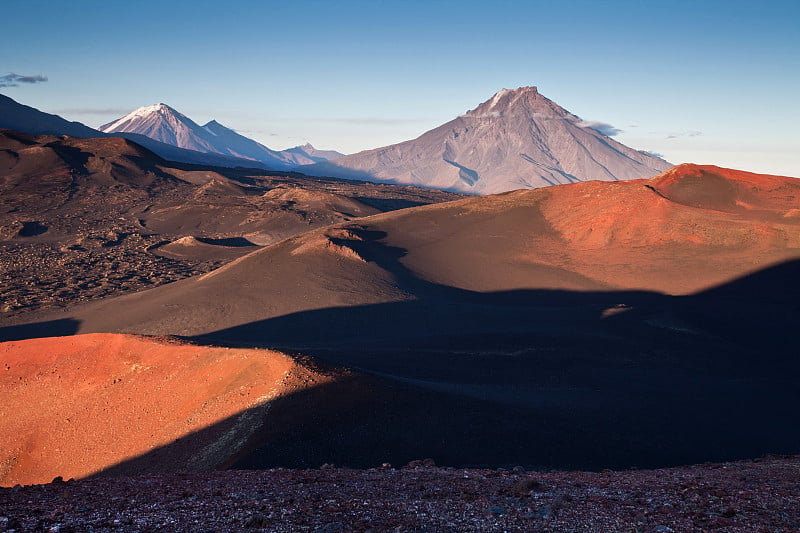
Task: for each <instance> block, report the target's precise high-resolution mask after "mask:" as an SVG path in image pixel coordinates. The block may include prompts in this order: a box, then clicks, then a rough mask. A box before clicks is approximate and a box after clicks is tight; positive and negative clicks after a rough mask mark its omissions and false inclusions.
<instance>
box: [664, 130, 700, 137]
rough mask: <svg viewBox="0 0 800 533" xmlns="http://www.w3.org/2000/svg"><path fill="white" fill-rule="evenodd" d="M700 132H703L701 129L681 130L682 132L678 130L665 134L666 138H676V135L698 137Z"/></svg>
mask: <svg viewBox="0 0 800 533" xmlns="http://www.w3.org/2000/svg"><path fill="white" fill-rule="evenodd" d="M702 134H703V132H702V131H697V130H687V131H682V132H679V133H670V134H669V135H667V137H666V138H667V139H677V138H678V137H699V136H701V135H702Z"/></svg>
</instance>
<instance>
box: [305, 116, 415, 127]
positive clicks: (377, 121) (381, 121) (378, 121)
mask: <svg viewBox="0 0 800 533" xmlns="http://www.w3.org/2000/svg"><path fill="white" fill-rule="evenodd" d="M320 122H335V123H338V124H356V125H359V126H363V125H367V126H393V125H396V124H415V123H419V122H425V121H424V120H421V119H418V118H379V117H361V118H329V119H323V120H321V121H320Z"/></svg>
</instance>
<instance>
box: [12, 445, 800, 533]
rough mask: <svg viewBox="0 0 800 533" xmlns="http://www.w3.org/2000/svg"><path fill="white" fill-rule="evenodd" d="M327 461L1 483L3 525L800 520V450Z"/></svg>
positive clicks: (677, 527) (582, 525) (448, 526)
mask: <svg viewBox="0 0 800 533" xmlns="http://www.w3.org/2000/svg"><path fill="white" fill-rule="evenodd" d="M429 464H430V462H422V461H417V462H414V463H411V464H410V465H409V466H407V467H405V468H402V469H393V468H391V467H390V466H388V465H385V466H384V467H383V468H375V469H370V470H350V469H340V468H333V467H327V466H325V467H323V468H322V469H319V470H286V469H273V470H265V471H221V472H214V473H207V474H171V475H149V476H139V477H127V478H123V477H120V478H113V477H105V478H103V477H101V478H95V479H87V480H82V481H67V482H63V481H61V480H60V479H56V480H55V481H54V482H53V483H50V484H47V485H33V486H25V487H21V486H16V487H13V488H4V489H0V531H59V532H66V531H112V530H113V531H141V532H145V531H193V532H196V531H209V532H210V531H316V532H339V531H594V532H598V531H640V532H645V531H648V532H649V531H652V532H659V533H667V532H670V531H675V532H685V531H725V532H731V533H732V532H754V531H764V532H767V531H769V532H789V531H793V532H794V531H798V530H800V456H770V457H767V458H763V459H756V460H753V461H743V462H736V463H723V464H704V465H698V466H688V467H680V468H672V469H663V470H628V471H621V472H612V471H604V472H599V473H590V472H524V471H522V469H521V468H516V469H514V470H512V471H508V470H478V469H453V468H437V467H434V466H427V465H429Z"/></svg>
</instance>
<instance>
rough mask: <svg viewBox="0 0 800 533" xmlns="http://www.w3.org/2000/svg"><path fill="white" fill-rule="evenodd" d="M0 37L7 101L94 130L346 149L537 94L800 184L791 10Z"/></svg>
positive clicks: (72, 20)
mask: <svg viewBox="0 0 800 533" xmlns="http://www.w3.org/2000/svg"><path fill="white" fill-rule="evenodd" d="M0 36H2V40H1V41H0V43H2V44H0V85H6V87H2V88H0V92H2V93H3V94H6V95H8V96H10V97H12V98H14V99H15V100H17V101H19V102H21V103H24V104H27V105H31V106H34V107H36V108H38V109H41V110H43V111H47V112H50V113H57V114H60V115H62V116H64V117H65V118H68V119H70V120H78V121H81V122H84V123H86V124H88V125H90V126H94V127H96V126H98V125H100V124H102V123H105V122H108V121H111V120H112V119H115V118H118V117H119V116H121V115H124V114H125V113H127V112H129V111H131V110H132V109H134V108H136V107H140V106H143V105H149V104H153V103H157V102H164V103H166V104H169V105H171V106H172V107H174V108H176V109H177V110H178V111H180V112H182V113H184V114H186V115H188V116H189V117H191V118H192V119H194V120H195V121H197V122H200V123H204V122H206V121H208V120H210V119H212V118H215V119H217V120H218V121H219V122H221V123H222V124H224V125H226V126H228V127H231V128H234V129H236V130H238V131H240V132H241V133H243V134H245V135H247V136H250V137H252V138H255V139H257V140H259V141H261V142H262V143H264V144H266V145H267V146H269V147H271V148H278V149H282V148H287V147H289V146H293V145H297V144H301V143H304V142H306V141H310V142H311V143H312V144H314V145H315V146H317V147H319V148H332V149H337V150H340V151H343V152H347V153H351V152H355V151H359V150H363V149H368V148H375V147H378V146H383V145H386V144H391V143H395V142H399V141H403V140H407V139H411V138H414V137H417V136H418V135H420V134H421V133H422V132H424V131H427V130H429V129H431V128H433V127H436V126H438V125H440V124H442V123H444V122H446V121H448V120H450V119H452V118H454V117H456V116H457V115H459V114H461V113H463V112H464V111H466V110H467V109H471V108H474V107H475V106H476V105H477V104H479V103H480V102H482V101H484V100H486V99H488V98H489V97H491V95H492V94H493V93H494V92H496V91H497V90H499V89H501V88H503V87H506V88H515V87H519V86H524V85H536V86H538V87H539V91H540V92H541V93H542V94H544V95H545V96H547V97H549V98H551V99H552V100H554V101H555V102H557V103H558V104H560V105H561V106H562V107H564V108H566V109H567V110H569V111H571V112H573V113H575V114H576V115H579V116H581V117H582V118H584V119H585V120H591V121H601V122H606V123H610V124H612V125H613V126H615V127H616V128H618V129H620V130H622V133H620V134H618V135H617V136H616V139H617V140H619V141H621V142H623V143H625V144H628V145H629V146H631V147H633V148H637V149H642V150H651V151H654V152H658V153H660V154H663V156H664V157H665V158H666V159H667V160H669V161H671V162H673V163H679V162H685V161H691V162H697V163H706V164H718V165H722V166H728V167H733V168H739V169H743V170H751V171H755V172H766V173H777V174H786V175H793V176H798V177H800V134H798V124H800V104H798V96H799V95H800V2H798V1H797V0H793V1H770V0H761V1H758V2H753V1H752V0H748V1H746V2H745V1H739V0H726V1H716V0H705V1H704V0H692V1H681V0H671V1H656V0H649V1H646V0H636V1H633V0H631V1H625V0H618V1H603V0H590V1H569V0H564V1H553V0H550V1H547V2H540V1H536V0H528V1H523V0H489V1H471V0H460V1H450V0H447V1H445V0H427V1H416V0H409V1H385V2H381V1H378V0H373V1H361V0H337V1H333V0H325V1H302V0H298V1H286V0H283V1H270V0H265V1H255V0H253V1H241V0H226V1H221V0H214V1H211V0H193V1H191V2H189V1H186V2H181V1H174V0H161V1H158V2H156V1H151V0H136V1H122V0H119V1H117V0H76V1H72V2H58V1H55V0H47V1H45V0H1V1H0ZM10 73H15V74H17V75H20V76H37V75H40V76H43V77H46V78H47V81H39V82H35V83H31V81H34V80H27V81H25V80H16V86H8V85H12V84H13V83H11V82H14V80H13V79H12V77H10V76H8V74H10Z"/></svg>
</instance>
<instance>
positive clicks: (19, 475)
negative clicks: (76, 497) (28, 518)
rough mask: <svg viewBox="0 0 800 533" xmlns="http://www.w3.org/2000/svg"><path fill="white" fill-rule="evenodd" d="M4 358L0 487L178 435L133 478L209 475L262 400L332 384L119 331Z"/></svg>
mask: <svg viewBox="0 0 800 533" xmlns="http://www.w3.org/2000/svg"><path fill="white" fill-rule="evenodd" d="M0 355H1V357H0V358H1V359H2V361H3V363H2V364H3V368H2V373H0V390H2V391H3V401H2V402H0V442H2V443H3V446H2V448H0V485H14V484H16V483H20V484H30V483H47V482H49V481H51V480H52V479H53V478H54V477H55V476H56V475H60V476H62V477H63V478H64V479H67V478H71V477H75V478H79V477H85V476H88V475H92V474H94V473H97V472H100V471H102V470H103V469H106V468H109V467H112V466H114V465H117V464H118V463H122V462H125V461H129V460H131V459H134V458H136V457H138V456H141V455H143V454H146V453H149V452H151V451H153V450H154V449H157V448H161V447H164V446H166V445H168V444H171V443H173V442H174V441H176V440H178V439H181V438H183V440H185V441H187V443H186V444H185V445H183V446H174V445H173V446H172V447H170V448H169V450H170V451H169V453H167V454H162V455H159V456H158V457H157V458H156V459H152V458H151V459H149V460H148V465H147V467H146V468H144V469H142V468H140V467H137V471H138V472H142V471H173V470H176V469H177V470H181V471H191V470H209V469H213V468H215V467H218V466H220V465H221V464H222V463H224V462H225V461H227V460H229V459H230V458H231V457H232V456H234V455H235V454H236V453H237V452H239V451H240V450H241V449H242V447H243V446H244V445H245V444H246V442H247V441H248V439H249V438H250V437H251V436H252V435H253V434H254V433H255V432H257V431H258V430H259V428H260V426H261V425H262V424H264V423H265V422H264V421H265V420H267V419H268V417H266V413H267V411H268V410H269V402H270V401H272V400H274V399H276V398H279V397H282V396H285V395H288V394H291V393H293V392H296V391H298V390H302V389H305V388H311V387H315V386H318V385H321V384H324V383H326V382H329V381H331V378H330V377H326V376H323V375H321V374H319V373H318V372H315V371H313V370H310V369H309V368H306V367H305V366H303V365H302V364H299V363H298V362H296V361H294V360H293V359H292V358H290V357H288V356H286V355H283V354H280V353H277V352H273V351H267V350H234V349H226V348H211V347H201V346H193V345H189V344H182V343H178V342H176V341H174V340H169V339H166V340H165V339H161V340H159V339H148V338H143V337H135V336H126V335H105V334H97V335H81V336H75V337H68V338H43V339H33V340H26V341H20V342H7V343H3V344H0ZM209 427H212V428H213V429H212V430H208V429H206V428H209ZM203 429H205V430H206V431H204V432H203V433H196V432H198V431H199V430H203ZM192 435H194V438H193V439H192V438H189V439H186V437H187V436H192Z"/></svg>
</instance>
